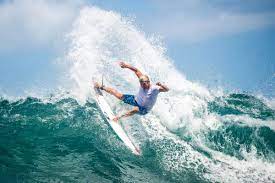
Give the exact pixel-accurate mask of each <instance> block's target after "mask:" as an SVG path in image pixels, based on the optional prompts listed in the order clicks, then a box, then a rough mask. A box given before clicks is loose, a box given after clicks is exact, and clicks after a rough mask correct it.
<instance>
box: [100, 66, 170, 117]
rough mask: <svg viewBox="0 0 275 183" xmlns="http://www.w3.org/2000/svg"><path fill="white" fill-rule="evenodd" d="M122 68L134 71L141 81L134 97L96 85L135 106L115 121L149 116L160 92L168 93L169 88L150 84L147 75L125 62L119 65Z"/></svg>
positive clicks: (158, 84) (159, 84)
mask: <svg viewBox="0 0 275 183" xmlns="http://www.w3.org/2000/svg"><path fill="white" fill-rule="evenodd" d="M119 65H120V67H121V68H127V69H130V70H131V71H133V72H134V73H135V74H136V76H137V77H138V79H139V83H140V88H139V92H138V93H137V94H136V95H135V96H134V95H129V94H122V93H120V92H119V91H117V90H115V89H113V88H111V87H106V86H104V85H100V84H99V83H97V82H96V83H95V87H96V88H99V89H101V90H104V91H106V92H107V93H109V94H111V95H113V96H115V97H116V98H118V99H119V100H122V101H123V102H124V103H126V104H129V105H132V106H134V108H133V109H132V110H129V111H127V112H126V113H124V114H122V115H117V116H116V117H115V118H114V119H113V120H114V121H118V120H119V119H120V118H122V117H128V116H132V115H134V114H136V113H137V114H140V115H145V114H147V113H148V112H149V111H150V110H151V109H152V108H153V106H154V105H155V103H156V101H157V97H158V94H159V93H160V92H167V91H168V90H169V88H168V87H167V86H166V85H163V84H161V83H160V82H157V83H156V84H155V85H154V84H151V83H150V79H149V77H148V76H147V75H144V74H142V73H141V72H140V70H138V69H137V68H135V67H133V66H131V65H130V64H127V63H125V62H120V63H119Z"/></svg>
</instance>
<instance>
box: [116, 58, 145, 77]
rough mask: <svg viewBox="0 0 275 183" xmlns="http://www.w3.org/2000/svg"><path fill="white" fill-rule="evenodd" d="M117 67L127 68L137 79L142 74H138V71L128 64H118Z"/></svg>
mask: <svg viewBox="0 0 275 183" xmlns="http://www.w3.org/2000/svg"><path fill="white" fill-rule="evenodd" d="M119 65H120V67H121V68H127V69H130V70H131V71H133V72H134V73H135V74H136V75H137V77H138V78H140V77H141V76H142V75H143V74H142V73H141V72H140V70H138V69H137V68H135V67H133V66H131V65H130V64H127V63H125V62H119Z"/></svg>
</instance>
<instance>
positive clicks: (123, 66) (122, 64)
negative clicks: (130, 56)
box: [119, 62, 127, 68]
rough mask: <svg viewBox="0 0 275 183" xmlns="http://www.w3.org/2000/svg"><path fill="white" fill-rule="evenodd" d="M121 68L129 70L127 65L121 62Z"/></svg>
mask: <svg viewBox="0 0 275 183" xmlns="http://www.w3.org/2000/svg"><path fill="white" fill-rule="evenodd" d="M119 66H120V67H121V68H127V64H126V63H125V62H119Z"/></svg>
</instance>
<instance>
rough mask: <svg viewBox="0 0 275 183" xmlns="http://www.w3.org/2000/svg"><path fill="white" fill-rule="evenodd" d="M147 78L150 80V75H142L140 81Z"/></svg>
mask: <svg viewBox="0 0 275 183" xmlns="http://www.w3.org/2000/svg"><path fill="white" fill-rule="evenodd" d="M145 79H147V80H148V81H150V79H149V77H148V76H147V75H142V76H140V78H139V81H144V80H145Z"/></svg>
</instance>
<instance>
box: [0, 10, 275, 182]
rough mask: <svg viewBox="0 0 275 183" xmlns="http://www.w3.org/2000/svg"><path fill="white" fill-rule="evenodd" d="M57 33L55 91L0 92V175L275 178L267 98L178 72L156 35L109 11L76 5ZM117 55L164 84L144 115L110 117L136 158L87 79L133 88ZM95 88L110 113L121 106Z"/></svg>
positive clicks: (272, 118) (274, 116)
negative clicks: (66, 27)
mask: <svg viewBox="0 0 275 183" xmlns="http://www.w3.org/2000/svg"><path fill="white" fill-rule="evenodd" d="M65 37H66V39H67V42H68V48H67V50H66V51H65V54H64V56H63V55H62V56H60V58H59V59H58V62H59V63H58V66H59V67H62V69H63V74H62V76H60V78H59V79H60V80H61V81H62V82H61V83H62V85H60V86H59V87H58V89H56V90H51V92H49V93H47V92H46V93H44V94H43V95H41V94H40V92H39V89H37V88H36V91H32V92H30V93H27V94H26V96H17V97H14V96H13V97H12V96H9V95H8V94H1V95H0V141H1V143H0V182H92V183H94V182H103V183H104V182H149V183H151V182H152V183H161V182H165V183H166V182H187V183H189V182H190V183H192V182H194V183H195V182H196V183H197V182H228V183H229V182H275V106H274V99H273V98H265V97H263V96H261V95H256V94H252V93H250V94H249V93H242V92H239V93H237V92H224V91H223V89H221V88H207V87H205V86H203V85H202V84H200V83H197V82H193V81H189V80H187V79H186V77H185V75H184V73H181V72H179V71H178V70H177V69H176V68H175V67H174V65H173V61H171V60H170V59H169V58H168V57H167V56H166V54H165V48H164V47H163V46H162V44H160V43H159V41H158V38H156V37H146V35H145V34H144V33H143V32H142V31H140V30H139V29H138V28H137V27H136V26H135V25H134V22H133V21H132V20H131V19H128V18H124V17H121V16H120V15H119V14H117V13H114V12H111V11H104V10H101V9H99V8H96V7H86V8H83V9H82V10H81V11H80V14H79V16H78V17H77V19H76V20H75V22H74V23H73V26H72V29H71V30H70V31H69V32H68V34H67V35H65ZM120 59H122V60H125V61H126V62H129V63H130V64H132V65H135V66H136V67H138V68H140V70H142V71H143V72H145V73H146V74H148V75H149V76H150V78H151V81H152V82H153V83H155V82H158V81H162V82H164V83H166V84H167V85H168V86H169V87H170V91H169V92H167V93H161V94H159V98H158V101H157V103H156V105H155V106H154V108H153V110H152V111H151V112H150V113H149V114H148V115H146V116H139V115H135V116H133V117H129V118H126V119H123V120H121V121H120V123H121V124H122V126H123V128H124V129H125V131H126V132H127V134H128V135H129V136H130V138H131V140H132V141H133V143H134V144H135V145H137V146H139V147H140V149H141V151H142V155H141V156H136V155H134V154H132V153H131V151H130V150H129V149H127V147H126V146H125V145H124V144H123V143H122V141H121V140H120V139H119V138H118V137H117V136H116V134H115V133H114V131H113V130H112V129H111V128H110V126H109V125H108V123H107V121H106V120H105V119H104V116H103V115H102V114H101V112H100V110H99V108H98V107H97V105H96V103H95V100H94V93H93V90H92V87H91V86H92V84H91V82H92V79H93V78H96V79H98V80H100V79H101V76H102V75H103V76H104V82H105V85H107V86H113V87H115V88H116V89H118V90H119V91H121V92H123V93H131V94H134V93H136V92H137V90H138V87H139V84H138V80H137V79H136V77H135V75H134V74H133V73H131V71H129V70H125V69H121V68H120V67H119V66H118V64H117V60H120ZM36 92H37V93H36ZM38 93H39V94H38ZM105 96H106V99H107V101H108V103H109V104H110V106H111V108H112V109H113V110H114V112H115V113H116V114H118V113H122V112H125V111H126V110H128V109H130V108H131V107H130V106H127V105H126V104H123V103H122V102H120V101H118V100H117V99H115V98H114V97H112V96H109V95H105Z"/></svg>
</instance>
